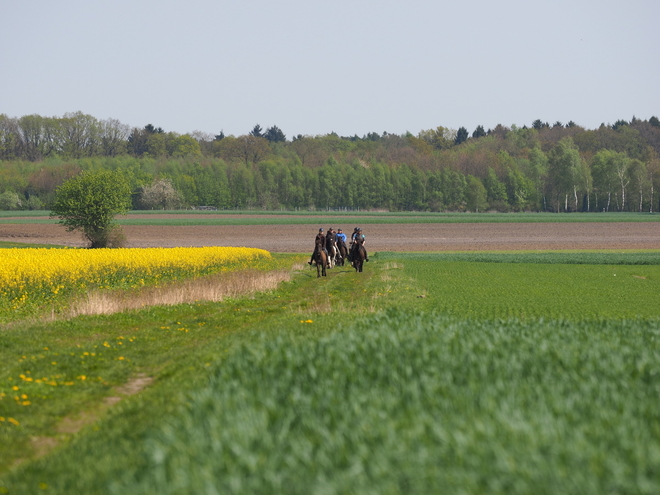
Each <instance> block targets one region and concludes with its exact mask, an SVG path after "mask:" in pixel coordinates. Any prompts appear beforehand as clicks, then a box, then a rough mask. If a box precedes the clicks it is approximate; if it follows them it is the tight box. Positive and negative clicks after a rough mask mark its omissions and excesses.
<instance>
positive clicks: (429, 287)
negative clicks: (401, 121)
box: [0, 252, 660, 494]
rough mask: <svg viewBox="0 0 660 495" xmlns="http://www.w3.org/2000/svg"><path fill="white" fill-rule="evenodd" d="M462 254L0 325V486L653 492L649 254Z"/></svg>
mask: <svg viewBox="0 0 660 495" xmlns="http://www.w3.org/2000/svg"><path fill="white" fill-rule="evenodd" d="M464 256H468V255H462V254H456V253H455V254H439V255H412V254H411V255H403V254H398V253H388V254H378V255H375V256H373V261H372V262H371V263H368V264H367V267H366V271H365V272H364V273H362V274H356V273H354V271H353V270H352V269H350V268H335V269H333V270H330V272H329V276H328V277H327V278H326V279H321V280H317V279H316V271H315V270H311V269H309V270H308V269H305V270H303V272H302V273H300V274H299V275H298V276H296V277H295V278H294V279H293V281H291V282H287V283H284V284H283V285H282V286H281V288H280V289H278V290H276V291H273V292H271V293H266V294H260V295H257V296H255V297H254V298H250V299H242V300H232V301H226V302H223V303H199V304H188V305H181V306H176V307H167V308H164V307H155V308H150V309H147V310H143V311H139V312H129V313H124V314H117V315H113V316H106V317H82V318H76V319H73V320H70V321H67V322H58V323H54V324H31V325H29V324H26V325H19V326H15V327H12V328H11V329H9V330H6V331H4V332H3V333H2V337H1V338H2V341H1V342H2V345H1V346H0V363H2V364H0V384H2V385H0V386H2V387H4V388H2V390H3V391H5V390H7V386H9V385H11V387H13V386H15V385H14V384H18V386H19V387H20V388H19V390H17V391H14V390H12V388H11V387H9V390H8V391H9V392H10V393H14V392H17V393H23V392H24V391H27V392H28V393H27V395H28V400H29V399H32V398H34V399H33V400H32V401H31V402H32V403H31V404H30V405H27V406H20V407H19V406H16V405H15V402H16V401H15V399H14V397H10V396H9V395H8V394H6V396H5V397H2V401H0V411H2V410H3V409H2V408H3V407H5V406H6V404H7V401H9V402H10V403H11V404H12V407H14V408H16V407H18V409H19V410H21V409H22V410H24V411H25V416H21V417H18V419H20V423H21V424H20V426H19V427H15V426H14V425H12V424H7V422H6V421H5V422H4V423H0V458H1V459H2V466H1V467H0V469H2V470H3V471H4V473H3V471H0V493H2V492H3V491H4V492H5V493H35V492H41V490H42V489H43V490H48V491H47V493H90V494H93V493H205V492H218V493H439V492H446V493H507V494H510V493H514V494H515V493H549V494H550V493H594V494H596V493H597V494H600V493H658V491H660V428H659V427H658V425H660V414H659V413H658V408H657V393H658V390H660V319H659V317H660V304H659V303H660V299H659V298H660V290H658V289H659V287H658V283H659V282H658V281H660V273H659V272H658V269H659V268H660V266H659V263H658V261H657V258H658V256H657V253H654V252H644V253H618V254H615V253H585V254H583V253H552V254H547V255H546V254H543V253H541V254H538V253H517V254H492V253H491V254H480V256H484V258H482V259H479V260H478V261H475V260H474V259H470V258H465V257H464ZM462 257H463V258H462ZM292 259H293V258H292ZM569 263H572V264H569ZM614 273H616V275H617V276H616V277H614ZM536 287H540V289H538V290H537V289H535V288H536ZM392 308H396V309H392ZM512 316H513V317H515V318H511V317H512ZM521 318H522V319H521ZM120 342H121V344H120ZM105 344H108V345H107V346H106V345H105ZM45 348H47V349H45ZM85 353H87V354H85ZM92 353H95V354H96V355H94V356H92V355H91V354H92ZM72 354H73V355H72ZM119 357H123V358H124V359H122V360H119V359H118V358H119ZM53 362H56V363H57V364H55V365H54V364H52V363H53ZM26 371H30V376H31V377H37V376H39V375H43V377H42V378H49V379H54V380H55V381H56V382H58V380H61V381H62V382H65V381H66V380H69V378H68V377H73V382H74V383H73V385H66V384H65V383H62V384H59V382H58V385H57V386H52V385H48V384H44V385H42V384H39V385H36V384H35V383H34V381H32V382H26V381H25V380H24V379H23V378H21V377H20V375H21V374H22V375H24V376H28V375H27V374H26ZM138 373H144V374H146V375H149V376H151V377H154V379H155V380H154V382H153V384H152V385H151V386H150V387H148V388H147V389H146V390H144V391H143V392H141V393H140V394H138V395H135V396H132V397H126V398H124V399H123V400H122V401H121V402H120V403H119V404H117V405H115V406H114V407H112V408H105V407H104V406H103V397H107V396H113V395H117V394H118V391H117V387H119V386H120V385H121V384H123V383H125V382H126V381H127V380H129V379H130V377H132V376H133V377H134V376H136V374H138ZM58 374H59V375H60V378H57V376H56V375H58ZM82 375H85V376H86V378H85V380H80V379H76V377H78V376H82ZM28 385H29V386H30V387H35V388H34V389H33V388H30V389H29V390H28V388H27V387H28ZM23 387H25V388H23ZM32 390H34V392H33V391H32ZM12 411H13V410H12ZM81 411H86V412H88V413H90V414H92V416H93V419H96V422H94V423H90V424H88V425H87V426H85V427H84V428H83V429H82V430H81V431H80V432H79V433H78V434H76V435H71V434H69V433H66V432H62V431H61V428H60V430H58V428H59V427H61V425H62V418H65V417H66V418H70V420H71V421H75V420H76V419H80V417H81V416H80V413H81ZM12 414H14V413H13V412H12ZM0 415H3V413H2V412H0ZM16 416H18V415H16ZM12 417H13V416H12ZM83 417H84V415H83ZM58 425H59V426H58ZM47 437H50V438H55V439H57V440H59V447H58V448H57V450H56V451H55V452H53V453H52V454H51V455H49V456H46V457H44V458H42V459H39V460H35V461H32V462H25V463H23V464H21V465H19V466H18V467H16V468H14V469H13V470H11V471H7V469H8V467H9V466H10V465H12V464H13V463H14V462H15V461H16V459H17V458H18V457H28V458H29V457H30V455H34V452H35V450H33V449H38V448H39V445H42V444H47ZM30 438H33V439H34V438H36V439H37V440H30ZM39 442H41V444H40V443H39ZM30 452H32V453H30Z"/></svg>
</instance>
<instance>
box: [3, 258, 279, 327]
mask: <svg viewBox="0 0 660 495" xmlns="http://www.w3.org/2000/svg"><path fill="white" fill-rule="evenodd" d="M270 258H271V256H270V253H269V252H268V251H264V250H263V249H255V248H238V247H199V248H144V249H138V248H131V249H2V250H0V315H2V314H3V313H4V314H5V315H7V314H10V313H15V312H17V311H21V310H22V309H26V308H27V307H29V306H34V305H35V304H36V305H41V304H44V303H49V302H54V301H56V300H58V299H60V298H62V297H63V296H67V295H71V294H75V293H80V292H82V291H87V290H91V289H115V288H117V289H130V288H137V287H141V286H144V285H153V284H158V283H160V282H165V281H171V280H176V279H178V278H191V277H196V276H200V275H206V274H209V273H217V272H220V271H226V270H237V269H241V268H247V267H249V266H252V265H253V264H254V263H255V262H257V261H261V260H268V259H270Z"/></svg>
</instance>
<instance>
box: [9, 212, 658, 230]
mask: <svg viewBox="0 0 660 495" xmlns="http://www.w3.org/2000/svg"><path fill="white" fill-rule="evenodd" d="M49 214H50V212H48V211H0V224H3V223H11V224H17V223H18V224H20V223H25V224H28V223H35V224H41V223H57V219H55V218H52V219H51V218H43V217H48V216H49ZM162 214H167V215H170V216H171V217H170V218H156V216H158V215H162ZM218 214H222V215H228V216H226V217H224V218H213V217H214V216H215V215H218ZM136 215H140V217H141V218H137V217H136ZM183 215H186V218H183ZM191 215H194V217H193V218H191V217H190V216H191ZM145 216H147V217H148V216H154V218H144V217H145ZM177 216H182V218H176V217H177ZM248 216H249V217H248ZM348 220H350V221H351V222H357V223H361V224H401V223H418V224H426V223H543V222H562V223H582V222H598V223H610V222H658V221H660V214H658V213H611V212H610V213H571V214H570V215H566V214H553V213H445V212H443V213H430V212H363V211H261V210H256V211H252V210H245V211H235V210H231V211H222V210H220V211H206V210H173V211H160V210H140V211H131V212H129V213H128V214H127V215H125V216H123V217H119V218H118V223H119V224H121V225H164V226H175V225H292V224H302V225H306V224H317V223H318V222H319V221H323V222H325V223H328V222H329V223H334V224H338V223H342V222H346V221H348Z"/></svg>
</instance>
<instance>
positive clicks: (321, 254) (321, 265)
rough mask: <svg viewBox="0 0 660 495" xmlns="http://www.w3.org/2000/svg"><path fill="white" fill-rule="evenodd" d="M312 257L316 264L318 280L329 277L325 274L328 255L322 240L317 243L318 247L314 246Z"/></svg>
mask: <svg viewBox="0 0 660 495" xmlns="http://www.w3.org/2000/svg"><path fill="white" fill-rule="evenodd" d="M312 257H313V258H314V262H315V263H316V275H317V277H316V278H319V277H321V275H323V276H324V277H326V276H327V275H326V273H325V268H326V265H327V264H328V255H327V254H325V251H324V250H323V243H322V242H321V241H320V240H319V241H316V245H315V246H314V254H313V256H312Z"/></svg>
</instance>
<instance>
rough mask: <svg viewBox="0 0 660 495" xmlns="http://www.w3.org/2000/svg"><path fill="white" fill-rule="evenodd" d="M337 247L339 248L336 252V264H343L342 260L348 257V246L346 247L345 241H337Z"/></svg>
mask: <svg viewBox="0 0 660 495" xmlns="http://www.w3.org/2000/svg"><path fill="white" fill-rule="evenodd" d="M337 248H339V252H338V253H337V265H339V266H344V261H345V260H346V258H348V248H347V247H346V243H345V242H338V243H337Z"/></svg>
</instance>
